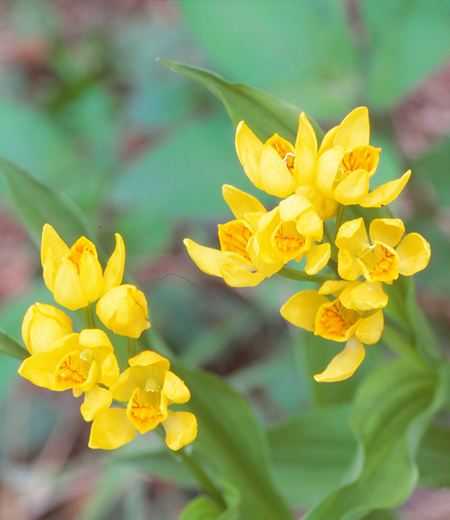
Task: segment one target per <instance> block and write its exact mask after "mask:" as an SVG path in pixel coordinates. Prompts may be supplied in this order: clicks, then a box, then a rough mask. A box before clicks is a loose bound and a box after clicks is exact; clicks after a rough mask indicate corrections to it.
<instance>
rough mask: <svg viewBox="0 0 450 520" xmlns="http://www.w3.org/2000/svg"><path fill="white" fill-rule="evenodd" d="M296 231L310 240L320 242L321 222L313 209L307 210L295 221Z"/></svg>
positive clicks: (321, 234) (321, 233)
mask: <svg viewBox="0 0 450 520" xmlns="http://www.w3.org/2000/svg"><path fill="white" fill-rule="evenodd" d="M296 227H297V231H298V232H299V233H300V234H301V235H303V236H305V237H311V239H312V240H316V241H320V240H322V236H323V221H322V219H321V218H320V217H319V215H317V212H316V210H315V209H314V208H308V209H307V210H305V211H304V212H303V213H302V214H301V215H300V216H299V217H298V219H297V225H296Z"/></svg>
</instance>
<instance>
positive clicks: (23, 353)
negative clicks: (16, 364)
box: [0, 329, 30, 359]
mask: <svg viewBox="0 0 450 520" xmlns="http://www.w3.org/2000/svg"><path fill="white" fill-rule="evenodd" d="M0 353H1V354H5V356H10V357H13V358H16V359H26V358H27V357H28V356H29V355H30V354H29V352H28V351H27V349H26V348H25V347H23V346H22V345H21V344H20V343H19V342H17V341H16V340H15V339H13V338H12V337H11V336H9V335H8V334H6V332H5V331H3V330H2V329H0Z"/></svg>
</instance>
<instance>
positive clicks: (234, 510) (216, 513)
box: [179, 482, 241, 520]
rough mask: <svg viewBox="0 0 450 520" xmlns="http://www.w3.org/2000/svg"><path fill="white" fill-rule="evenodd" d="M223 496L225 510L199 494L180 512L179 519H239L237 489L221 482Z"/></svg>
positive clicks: (238, 494) (238, 495)
mask: <svg viewBox="0 0 450 520" xmlns="http://www.w3.org/2000/svg"><path fill="white" fill-rule="evenodd" d="M223 487H224V493H223V498H224V502H225V504H226V506H227V508H226V510H225V511H223V510H222V508H221V507H220V506H219V505H218V504H217V502H214V500H212V499H211V498H209V497H207V496H205V495H201V496H199V497H197V498H195V499H194V500H193V501H192V502H191V503H190V504H189V505H188V506H187V507H186V509H185V510H184V511H183V512H182V513H181V516H180V518H179V520H239V518H240V512H239V501H240V498H241V497H240V493H239V491H238V490H237V489H236V488H235V487H234V486H232V485H231V484H229V483H228V482H224V483H223Z"/></svg>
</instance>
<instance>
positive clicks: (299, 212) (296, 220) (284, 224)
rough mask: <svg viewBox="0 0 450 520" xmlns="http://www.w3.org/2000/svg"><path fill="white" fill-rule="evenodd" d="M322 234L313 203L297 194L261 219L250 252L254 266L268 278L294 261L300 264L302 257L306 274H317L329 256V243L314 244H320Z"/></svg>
mask: <svg viewBox="0 0 450 520" xmlns="http://www.w3.org/2000/svg"><path fill="white" fill-rule="evenodd" d="M322 235H323V222H322V220H321V219H320V218H319V216H318V215H317V212H316V210H315V208H314V206H313V204H312V203H311V202H310V201H309V200H308V199H306V198H305V197H302V196H301V195H297V194H294V195H291V196H289V197H288V198H287V199H285V200H283V201H281V202H280V204H279V205H278V206H277V207H276V208H275V209H273V210H272V211H270V212H269V213H266V214H265V215H263V216H262V217H261V218H260V219H259V222H258V231H257V232H256V234H255V236H254V238H253V240H252V241H251V242H250V247H249V252H250V255H251V257H252V258H253V261H254V263H255V265H256V266H257V267H258V269H259V270H260V271H261V272H262V273H264V274H266V275H267V276H270V275H271V274H273V272H276V271H279V270H280V269H281V268H282V267H283V265H284V264H286V263H287V262H289V261H291V260H293V259H295V260H296V261H297V262H299V261H300V260H301V259H302V258H303V255H305V256H306V258H307V265H306V268H305V271H306V272H307V273H308V274H315V273H317V272H318V271H319V270H320V269H321V268H322V267H324V266H325V265H326V263H327V262H328V259H329V257H330V245H329V244H319V245H315V244H313V242H314V241H318V242H320V241H321V240H322Z"/></svg>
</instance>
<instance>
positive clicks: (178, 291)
mask: <svg viewBox="0 0 450 520" xmlns="http://www.w3.org/2000/svg"><path fill="white" fill-rule="evenodd" d="M157 57H162V58H165V59H169V60H174V61H179V62H182V63H187V64H189V65H194V66H198V67H203V68H207V69H210V70H213V71H215V72H217V73H219V74H221V75H223V76H224V77H225V78H226V79H227V80H229V81H233V82H239V83H248V84H251V85H252V86H254V87H256V88H259V89H262V90H265V91H267V92H269V93H270V94H273V95H275V96H278V97H280V98H282V99H284V100H286V101H289V102H291V103H293V104H295V105H297V106H298V107H299V108H300V109H301V110H304V111H305V112H306V113H307V115H308V116H310V117H312V118H314V119H316V120H317V121H319V123H320V124H322V125H323V127H324V128H325V129H327V128H329V127H331V126H332V125H334V124H337V123H338V122H339V121H340V120H341V119H342V118H343V117H344V116H345V115H346V114H347V113H348V112H349V111H350V110H352V109H353V108H354V107H356V106H358V105H361V104H363V105H367V106H368V107H369V111H370V115H371V123H372V139H371V143H372V144H373V145H374V146H381V148H382V149H383V151H382V154H381V162H380V166H379V168H378V172H377V175H376V178H375V179H374V180H375V181H376V182H375V185H378V184H381V183H382V182H386V181H387V180H391V179H394V178H397V177H399V176H400V175H401V174H402V173H403V172H404V171H405V170H406V169H409V168H411V169H412V170H413V178H412V180H411V182H410V185H409V186H408V189H407V191H406V192H405V194H404V195H402V197H401V200H399V201H398V202H396V204H395V207H394V210H395V211H396V212H397V214H398V215H399V216H401V217H402V218H404V219H405V221H406V224H407V229H408V230H409V231H418V232H420V233H422V234H423V235H424V236H425V237H426V238H427V239H428V240H429V242H430V243H431V246H432V258H431V262H430V265H429V267H428V268H427V270H426V271H424V272H423V273H420V275H419V276H417V285H418V289H419V296H420V301H421V302H422V304H423V306H424V308H425V311H426V312H427V313H428V315H429V317H430V319H431V320H432V323H433V324H434V325H435V327H436V329H437V330H438V331H440V332H441V333H442V336H443V337H445V336H447V335H448V333H449V318H450V315H449V311H448V309H449V305H448V303H449V299H448V293H449V289H450V271H449V269H448V258H449V255H450V183H449V182H448V175H449V173H448V172H449V165H450V138H449V135H450V3H449V2H448V1H447V0H360V1H358V0H346V1H344V0H342V1H338V0H315V1H311V0H258V1H256V0H220V1H214V0H184V1H183V0H181V1H180V0H179V1H170V0H153V1H149V0H40V1H36V0H14V1H13V0H10V1H8V0H1V1H0V154H2V155H3V156H4V157H6V158H7V159H9V160H11V161H13V162H15V163H17V164H18V165H20V166H22V167H23V168H25V169H26V170H28V171H29V172H30V173H32V174H33V175H34V176H35V177H36V178H38V179H40V180H41V181H43V182H45V183H47V184H49V185H51V186H53V187H55V188H57V189H58V190H60V191H61V192H63V193H64V194H65V195H66V196H67V197H68V198H70V199H71V200H72V201H73V202H75V204H77V205H78V206H79V207H80V208H81V209H82V210H83V212H84V213H85V214H86V215H87V216H88V218H89V220H90V221H91V223H92V226H93V227H94V229H95V230H96V231H97V232H98V234H99V237H100V240H101V242H102V245H103V246H104V247H105V249H106V250H107V251H111V250H112V247H113V235H114V232H119V233H121V234H122V235H123V237H124V240H125V244H126V247H127V268H128V270H129V271H130V272H132V273H134V274H135V275H136V279H137V280H138V282H139V284H140V286H141V287H142V288H143V289H144V290H145V292H146V294H147V296H148V299H149V303H150V307H151V309H152V326H153V327H155V328H156V329H157V330H158V331H159V332H160V333H161V334H163V336H164V337H165V338H166V340H167V341H168V343H169V344H170V345H171V346H172V348H173V349H174V350H175V351H176V352H177V353H178V354H179V355H180V356H181V357H182V358H183V359H184V360H185V361H187V362H188V363H191V364H193V365H197V366H200V367H203V368H206V369H208V370H211V371H213V372H216V373H218V374H219V375H221V376H223V377H226V378H227V379H228V380H229V381H230V382H231V384H232V385H233V386H234V387H235V388H237V389H238V390H240V391H242V392H243V393H244V395H246V397H248V399H249V400H250V401H251V402H252V404H253V405H254V406H255V409H256V411H257V413H258V415H259V416H260V418H261V420H262V421H263V422H265V423H267V424H269V425H272V424H275V423H277V422H278V421H280V420H282V419H284V418H286V417H288V416H290V415H292V414H294V413H295V412H296V411H299V410H301V409H305V408H307V407H308V404H309V403H310V402H311V400H314V399H317V398H318V396H319V398H320V397H321V398H323V401H324V402H328V403H330V402H345V401H347V400H348V396H349V395H351V393H352V390H353V388H354V387H355V386H356V385H357V384H358V382H359V381H360V380H361V378H362V377H363V376H364V375H365V373H367V371H369V370H370V367H371V366H373V364H376V363H377V362H378V358H379V356H380V352H379V351H378V350H377V349H370V351H369V352H368V358H369V359H368V361H367V362H366V363H365V364H364V365H363V366H362V367H361V369H360V370H359V371H358V376H355V377H354V378H352V379H351V380H350V381H348V382H346V383H339V384H337V385H336V386H334V387H333V389H332V390H331V389H330V388H329V387H320V388H318V387H316V383H314V382H313V383H311V382H310V381H309V380H306V379H305V377H304V368H303V367H304V365H305V362H307V363H311V364H314V363H315V362H316V361H315V360H314V359H313V358H314V353H313V354H311V350H307V349H305V350H303V347H302V346H299V342H298V338H299V336H300V334H299V332H298V331H293V330H291V329H289V328H288V327H287V325H286V323H284V322H283V320H282V318H281V317H280V316H279V312H278V310H279V308H280V306H281V304H282V303H284V301H286V299H287V298H288V297H289V296H291V295H292V294H294V292H296V291H298V290H299V289H300V287H299V286H295V287H294V286H293V283H292V282H288V281H286V280H283V279H281V278H279V279H278V278H276V277H273V279H270V280H269V281H267V283H265V284H263V285H262V286H261V287H257V288H255V289H244V290H236V289H231V288H229V287H227V286H226V285H225V284H224V283H223V282H222V280H219V279H215V278H214V279H213V278H210V277H208V276H207V275H204V274H203V273H201V272H200V271H199V270H198V269H197V268H196V267H195V265H194V264H193V263H192V261H191V260H190V259H189V257H188V256H187V254H186V253H185V251H184V247H183V246H182V242H181V241H182V239H183V238H184V237H186V236H189V237H190V238H192V239H194V240H196V241H198V242H200V243H202V244H205V245H210V246H217V235H216V230H217V228H216V226H217V223H220V222H225V221H227V220H230V218H231V217H230V212H229V210H228V208H227V206H226V204H225V203H224V201H223V199H222V196H221V186H222V185H223V184H225V183H226V184H232V185H234V186H236V187H238V188H240V189H243V190H244V191H248V192H250V193H253V194H254V195H257V196H258V197H259V198H260V199H261V200H262V201H263V202H264V203H266V204H268V205H270V204H272V205H273V204H274V201H273V200H271V199H270V198H269V197H268V196H267V195H265V194H262V193H260V192H258V190H256V189H255V188H254V187H253V186H252V185H251V184H250V182H249V181H248V179H247V177H246V176H245V175H244V174H243V170H242V168H241V166H240V164H239V161H238V160H237V157H236V154H235V150H234V129H233V125H232V124H231V121H230V120H229V118H228V116H227V114H226V112H225V110H224V108H223V107H222V105H221V104H220V103H219V102H218V101H217V100H216V99H215V98H213V97H212V96H211V95H210V93H208V92H206V91H204V90H203V89H202V88H201V87H200V86H198V85H196V84H194V83H192V82H190V81H189V80H188V79H186V78H185V77H182V76H180V75H177V74H175V73H173V72H171V71H169V70H168V69H167V68H165V67H164V66H163V65H162V64H161V63H160V62H159V61H156V58H157ZM0 201H1V206H0V258H1V270H0V326H1V327H2V328H4V329H5V330H6V331H7V332H8V333H9V334H11V335H12V336H13V337H15V338H17V339H20V324H21V321H22V317H23V314H24V312H25V310H26V309H27V307H28V306H29V305H31V304H32V303H34V302H35V301H41V302H45V303H52V297H51V294H50V293H49V292H48V291H47V289H46V288H45V286H44V284H43V281H42V276H41V267H40V263H39V251H38V249H37V247H36V244H33V243H32V242H31V240H30V239H29V237H28V235H27V232H26V231H25V229H24V227H23V225H22V224H21V220H20V215H19V213H18V211H17V210H16V209H15V208H14V207H13V206H12V203H11V201H10V198H9V196H8V193H7V191H6V188H5V186H4V183H3V182H2V180H1V178H0ZM306 346H307V345H306ZM320 348H321V349H322V352H325V350H326V356H328V358H329V357H331V356H332V355H333V354H334V353H335V349H334V347H330V346H328V345H327V346H325V345H322V346H321V347H320ZM308 358H311V359H308ZM18 365H19V363H18V362H17V361H16V360H13V359H9V358H6V357H2V358H1V359H0V412H1V416H2V417H4V420H2V421H0V441H1V446H2V448H1V455H0V456H1V457H2V458H1V474H0V479H1V480H0V518H2V519H3V518H5V519H8V518H14V519H15V520H21V519H24V520H25V519H26V520H28V519H37V520H44V519H45V520H50V519H59V518H65V519H66V518H67V519H71V518H80V517H81V518H82V519H83V520H95V519H99V520H100V519H102V518H108V519H116V518H117V519H121V518H133V519H136V520H140V519H141V518H142V519H144V518H151V519H155V520H159V519H161V520H163V519H170V518H176V517H177V516H178V515H179V513H180V511H181V510H182V509H183V507H184V506H185V504H186V503H187V501H188V500H189V498H190V497H192V496H193V493H194V489H195V488H193V487H190V486H192V482H191V480H190V479H189V477H188V476H187V475H185V474H184V473H183V472H182V471H179V472H178V474H174V473H173V470H171V469H170V468H171V467H170V465H168V466H167V468H168V469H167V470H166V469H165V464H166V463H167V461H166V459H164V457H162V459H161V460H160V461H159V466H158V471H159V473H158V475H157V476H156V477H148V476H143V475H142V474H141V473H140V472H139V471H138V470H137V469H136V467H135V465H129V464H128V465H124V464H122V465H119V466H116V465H112V464H111V463H110V462H108V461H107V460H106V459H104V457H103V454H101V453H97V452H91V451H89V450H87V448H86V444H87V438H88V434H89V425H86V424H85V423H83V421H82V420H81V417H80V416H79V411H78V406H79V403H78V402H76V401H74V400H73V399H72V398H71V396H68V395H67V396H66V395H65V394H63V395H59V394H57V395H52V394H51V392H49V391H47V390H41V389H37V388H35V387H32V385H29V384H27V382H24V381H21V380H19V377H18V376H17V375H16V370H17V367H18ZM149 437H150V440H149ZM141 441H142V442H141ZM152 442H153V441H152V438H151V436H148V435H147V436H145V438H143V439H137V440H136V441H135V442H134V443H133V446H134V447H133V448H130V449H131V450H136V449H137V450H138V449H139V447H140V446H143V445H144V444H145V443H146V444H145V445H146V446H147V449H148V444H149V443H150V445H151V443H152ZM154 443H155V447H154V449H155V450H158V449H159V447H160V446H159V443H158V441H157V440H156V439H154ZM124 453H126V449H124ZM141 466H143V467H145V463H142V464H141ZM151 470H152V471H155V465H154V463H153V465H151ZM331 473H332V476H331V477H330V486H332V485H333V483H334V482H336V481H337V480H338V478H339V477H340V475H341V473H340V471H336V474H334V473H333V471H331ZM104 474H106V475H107V477H105V478H103V477H102V475H104ZM171 480H175V481H176V483H177V484H178V485H181V486H182V490H181V491H180V490H179V488H178V487H177V486H175V485H174V484H172V483H170V481H171ZM326 485H328V484H327V483H325V484H324V487H325V488H326ZM113 493H114V497H115V498H114V500H112V499H111V496H112V494H113ZM305 494H306V492H305ZM315 498H316V497H310V498H309V500H311V501H313V500H314V499H315ZM305 503H307V500H306V499H305V501H304V502H302V504H305ZM449 511H450V509H449ZM405 514H407V515H408V516H405V518H408V519H414V518H415V517H414V516H413V514H414V512H413V508H411V511H407V512H406V513H405ZM449 514H450V513H449ZM421 518H422V519H423V518H424V517H423V516H422V517H421ZM428 518H430V519H431V518H433V517H432V516H429V517H428Z"/></svg>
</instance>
